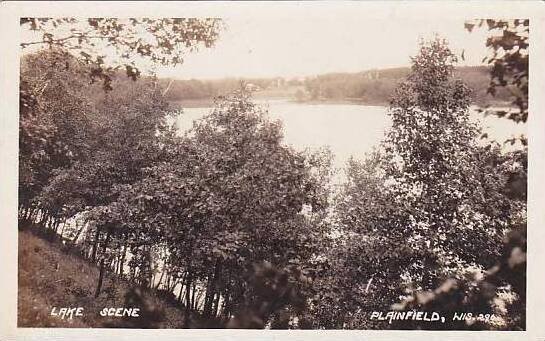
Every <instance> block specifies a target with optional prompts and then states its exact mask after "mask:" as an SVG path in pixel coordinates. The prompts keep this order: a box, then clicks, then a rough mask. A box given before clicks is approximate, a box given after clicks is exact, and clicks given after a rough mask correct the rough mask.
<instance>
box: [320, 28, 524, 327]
mask: <svg viewBox="0 0 545 341" xmlns="http://www.w3.org/2000/svg"><path fill="white" fill-rule="evenodd" d="M455 60H456V58H455V56H454V55H453V54H452V52H451V51H450V49H449V48H448V46H447V45H446V43H445V42H444V41H442V40H439V39H436V40H434V41H431V42H429V43H425V44H422V46H421V49H420V53H419V54H418V55H417V56H416V57H414V58H413V59H412V67H411V73H410V74H409V75H408V77H407V80H406V81H405V82H403V83H401V84H400V85H399V86H398V88H397V89H396V91H395V92H394V95H393V97H392V101H391V106H390V116H391V118H392V127H391V129H390V130H389V131H388V132H387V136H386V139H385V141H384V142H383V144H382V145H381V148H380V149H378V150H377V151H376V152H375V153H374V154H372V155H371V156H369V157H368V158H367V160H365V161H364V162H357V161H351V162H350V163H349V164H348V167H347V177H348V181H347V183H346V184H345V185H344V186H343V187H342V189H341V193H340V194H339V196H338V198H337V200H336V205H335V210H336V213H335V216H336V217H337V218H336V221H337V224H338V229H339V235H340V236H342V237H339V241H338V245H339V247H340V248H342V249H341V250H333V252H330V253H328V262H329V263H330V264H331V266H330V268H331V269H334V270H330V274H329V275H327V276H328V277H329V278H328V279H327V281H329V283H330V284H329V285H333V286H334V287H340V288H343V290H341V291H340V293H332V292H327V291H326V293H324V294H323V297H324V299H326V300H328V301H327V302H331V303H330V304H331V305H332V306H335V307H346V308H347V309H346V310H344V311H343V309H342V308H338V309H340V310H339V311H336V310H333V309H329V311H332V310H333V311H334V312H333V313H332V314H329V316H328V315H325V316H324V315H323V313H322V318H323V319H324V320H325V322H326V323H333V325H334V326H335V325H336V326H339V325H349V326H353V327H360V328H361V327H363V328H377V327H379V328H380V327H383V326H380V325H377V323H374V322H372V321H369V316H368V315H367V314H368V312H369V311H372V310H377V311H378V310H385V309H388V308H389V306H390V304H392V303H393V302H396V301H398V299H399V297H403V296H406V295H408V294H411V293H415V292H422V291H426V290H428V289H433V288H436V287H437V286H438V285H439V283H441V282H442V281H443V280H444V279H446V278H448V277H450V276H453V277H454V278H460V277H463V276H465V274H466V273H467V272H468V271H470V270H469V269H471V268H474V269H475V268H477V269H481V270H483V269H486V268H488V267H489V266H491V265H492V264H494V263H495V261H496V260H497V259H498V258H499V256H500V250H501V247H502V245H501V241H502V238H503V237H504V230H505V229H506V228H507V227H508V226H509V225H510V224H511V223H512V222H513V221H514V220H516V217H517V216H518V214H519V212H520V205H518V204H517V203H515V202H513V201H512V200H511V199H510V198H509V195H507V194H506V192H505V191H504V188H505V185H506V183H507V181H508V178H509V170H510V169H511V166H512V164H511V162H512V159H511V158H510V157H507V156H505V155H502V153H501V151H500V147H499V146H494V145H489V146H481V145H479V143H478V142H479V139H478V137H479V131H478V129H477V128H476V127H475V126H474V125H473V124H472V123H471V122H470V120H469V110H468V107H469V104H470V91H469V89H468V87H467V86H466V85H465V84H464V83H462V82H461V81H459V80H456V79H453V78H452V75H453V72H454V66H453V63H454V62H455ZM338 269H343V270H338ZM321 311H322V312H326V313H327V308H326V309H321Z"/></svg>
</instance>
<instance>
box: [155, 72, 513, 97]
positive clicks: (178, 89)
mask: <svg viewBox="0 0 545 341" xmlns="http://www.w3.org/2000/svg"><path fill="white" fill-rule="evenodd" d="M409 72H410V69H409V68H408V67H402V68H391V69H382V70H369V71H364V72H358V73H330V74H323V75H318V76H314V77H305V78H292V79H286V78H281V77H276V78H228V79H219V80H197V79H191V80H175V79H161V80H160V82H161V83H162V85H163V86H164V87H165V89H167V90H166V91H165V96H166V98H167V100H169V101H170V102H174V103H178V104H180V105H181V106H194V105H195V106H198V105H210V104H211V103H212V99H213V98H214V97H216V96H220V95H225V94H228V93H230V92H232V91H233V90H236V89H240V87H241V86H242V85H244V86H245V87H246V88H248V89H250V90H252V91H253V92H254V97H255V98H269V99H275V98H282V99H291V100H295V101H298V102H353V103H360V104H368V105H387V104H388V103H389V100H390V96H391V95H392V92H393V90H394V89H395V87H396V85H397V84H398V83H399V82H401V81H402V80H403V79H405V77H406V76H407V75H408V74H409ZM455 77H458V78H460V79H462V80H463V81H464V82H466V84H468V86H469V87H470V88H471V89H472V90H473V95H472V98H473V103H474V104H476V105H479V106H486V105H497V104H505V103H506V102H508V101H510V94H509V91H508V89H500V91H498V93H497V94H496V95H495V96H492V95H490V94H488V93H487V89H488V84H489V82H490V70H489V68H488V67H486V66H465V67H460V68H457V70H456V72H455Z"/></svg>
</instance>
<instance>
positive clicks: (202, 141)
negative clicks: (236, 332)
mask: <svg viewBox="0 0 545 341" xmlns="http://www.w3.org/2000/svg"><path fill="white" fill-rule="evenodd" d="M269 5H270V4H269ZM320 5H321V4H320V3H319V2H316V3H314V4H313V6H316V7H319V6H320ZM209 6H211V7H213V6H214V5H213V4H210V3H209ZM338 6H339V7H342V3H340V4H339V5H338ZM269 7H272V6H269ZM266 8H267V7H266V6H265V7H263V8H262V9H261V11H262V12H265V9H266ZM200 13H206V11H202V12H200ZM300 13H301V12H300V11H299V12H296V11H294V12H293V14H292V13H291V12H289V11H284V12H282V11H271V13H270V14H268V15H258V16H254V17H253V16H250V15H242V14H241V15H237V14H236V13H233V12H230V13H229V14H228V15H227V14H226V15H217V14H218V12H217V11H214V12H210V15H204V16H202V15H199V16H196V15H187V16H178V15H177V16H169V17H167V16H156V15H151V14H150V15H149V16H141V15H140V16H132V15H131V16H124V17H123V16H119V15H113V14H112V15H109V16H106V15H104V16H100V17H94V16H93V17H91V16H82V15H81V14H80V15H72V16H65V15H59V16H21V17H18V18H17V22H18V32H14V34H16V35H17V37H18V39H19V41H18V47H17V48H18V52H17V53H18V63H19V70H18V72H17V79H18V108H17V110H18V113H19V114H18V132H17V133H16V134H17V136H18V142H17V143H18V146H17V151H16V153H17V158H18V162H17V166H16V167H17V173H18V174H17V178H16V179H14V181H16V182H17V198H13V200H16V202H17V239H16V241H15V243H16V244H17V248H16V251H15V252H16V257H17V265H16V267H17V272H16V274H14V276H15V277H16V280H17V294H16V296H17V297H16V300H17V303H16V312H17V313H16V314H17V316H16V327H17V328H122V329H258V330H274V329H280V330H315V331H316V330H380V331H386V330H436V331H437V330H441V331H460V330H465V331H526V330H527V252H528V251H527V221H528V218H527V209H528V205H527V204H528V195H527V192H528V173H529V172H528V168H529V167H528V164H529V162H528V151H529V149H532V148H533V146H532V140H531V139H530V140H529V138H528V123H527V122H528V119H529V118H530V119H531V118H532V117H533V115H535V114H536V113H535V112H533V110H531V108H532V106H530V105H529V97H530V96H529V93H530V92H529V89H530V79H531V78H532V77H530V74H529V70H530V68H529V65H530V59H531V58H530V51H533V50H531V46H532V44H533V43H534V39H533V36H532V34H531V33H530V32H533V30H534V21H533V20H532V19H530V18H529V17H518V16H512V17H504V16H490V17H488V16H487V17H484V16H483V17H475V16H472V15H469V14H468V16H467V17H465V18H461V17H460V16H452V17H448V16H438V15H419V16H409V15H407V16H399V15H398V16H397V17H396V18H395V20H393V19H387V18H385V17H377V16H373V15H368V16H365V15H363V16H362V11H353V12H352V14H351V12H350V11H343V12H342V16H340V15H334V14H333V13H331V12H327V11H315V12H309V15H308V16H304V15H303V16H301V15H300ZM363 13H364V12H363ZM540 23H541V25H542V24H543V21H541V22H540ZM532 58H534V57H533V56H532ZM532 79H533V78H532ZM530 111H532V112H530ZM529 141H530V142H529ZM530 242H531V241H530ZM14 247H15V246H14ZM14 250H15V249H14Z"/></svg>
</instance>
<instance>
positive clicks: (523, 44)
mask: <svg viewBox="0 0 545 341" xmlns="http://www.w3.org/2000/svg"><path fill="white" fill-rule="evenodd" d="M485 24H486V27H487V28H488V30H489V31H490V33H491V34H490V37H489V38H488V39H487V41H486V47H488V48H489V50H490V55H489V56H487V57H484V59H483V61H485V62H487V63H488V64H489V65H491V67H492V68H491V70H490V83H489V86H488V90H487V91H488V92H489V93H490V94H492V95H496V94H497V92H498V89H502V88H506V89H508V91H509V93H510V95H511V97H512V98H513V105H515V106H516V107H517V108H518V109H519V111H518V112H510V111H505V110H491V111H489V113H492V114H494V115H497V116H499V117H504V116H506V115H507V117H508V118H509V119H510V120H513V121H515V122H526V120H527V119H528V80H529V79H528V65H529V51H528V48H529V42H528V39H529V25H530V20H528V19H514V20H495V19H486V20H485V19H480V20H473V21H468V22H466V24H465V28H466V29H467V30H468V31H469V32H471V31H473V29H475V27H482V26H484V25H485Z"/></svg>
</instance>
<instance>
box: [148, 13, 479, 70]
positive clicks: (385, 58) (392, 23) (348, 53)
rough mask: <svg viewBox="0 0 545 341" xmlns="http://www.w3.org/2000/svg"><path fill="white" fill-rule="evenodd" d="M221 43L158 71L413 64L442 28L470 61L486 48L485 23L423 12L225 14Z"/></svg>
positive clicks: (475, 60) (476, 59) (474, 61)
mask: <svg viewBox="0 0 545 341" xmlns="http://www.w3.org/2000/svg"><path fill="white" fill-rule="evenodd" d="M223 19H224V22H225V26H226V28H225V30H224V31H223V32H222V33H221V35H220V38H219V40H218V41H217V43H216V46H215V47H213V48H211V49H201V50H200V51H198V52H196V53H192V54H189V55H187V56H186V58H185V61H184V64H182V65H180V66H179V67H176V68H172V67H168V68H166V67H160V68H158V69H157V74H158V76H160V77H172V78H177V79H191V78H195V79H217V78H225V77H237V78H238V77H247V78H250V77H277V76H279V77H287V78H293V77H304V76H311V75H316V74H323V73H330V72H359V71H364V70H369V69H376V68H390V67H399V66H407V65H409V63H410V56H414V55H415V54H416V53H417V50H418V43H419V40H420V39H421V38H423V39H432V38H433V37H434V36H435V35H436V34H437V35H439V36H440V37H442V38H446V39H447V41H448V42H449V44H450V47H451V49H452V50H453V51H454V52H455V53H457V54H458V55H460V54H461V52H462V50H464V51H465V52H464V56H465V61H460V63H459V64H460V65H480V64H481V63H482V59H483V57H484V56H486V54H487V52H488V51H487V49H486V47H485V40H486V36H487V32H486V30H485V29H484V28H482V29H476V30H474V31H473V32H472V33H469V32H467V31H466V30H465V29H464V20H461V19H449V18H437V17H436V16H426V15H422V16H419V18H416V17H411V18H408V17H405V18H402V19H400V17H397V20H384V19H374V18H372V17H362V16H361V13H360V15H354V16H349V15H343V16H342V17H336V16H334V15H327V16H325V15H321V16H318V15H314V16H308V17H301V16H289V15H283V16H279V15H274V16H273V15H271V16H266V17H264V16H260V17H250V16H244V17H242V16H241V17H237V16H232V17H229V18H223Z"/></svg>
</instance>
